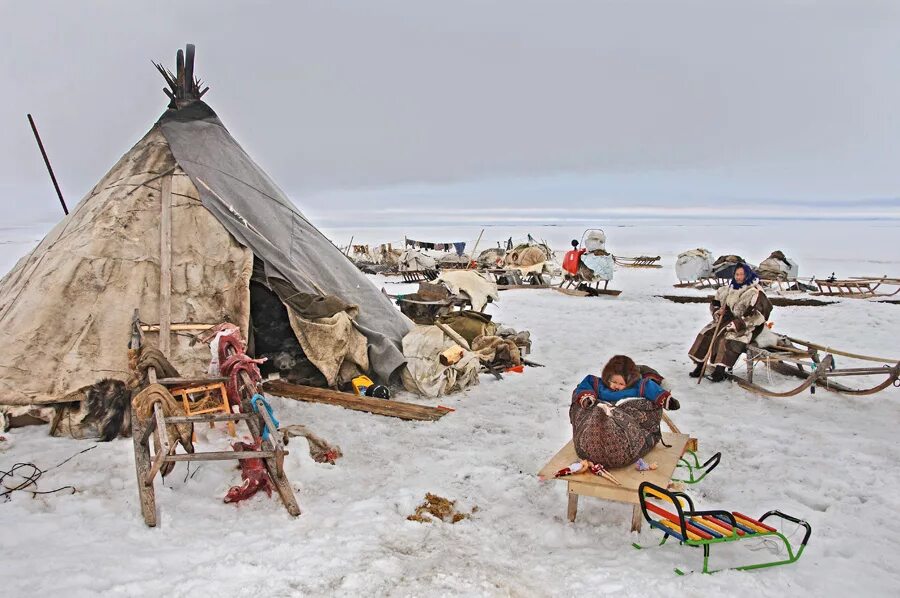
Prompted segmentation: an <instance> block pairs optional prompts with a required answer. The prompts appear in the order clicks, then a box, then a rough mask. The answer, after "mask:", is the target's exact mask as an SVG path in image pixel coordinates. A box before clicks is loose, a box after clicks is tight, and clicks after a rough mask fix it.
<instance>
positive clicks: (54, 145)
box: [0, 0, 900, 221]
mask: <svg viewBox="0 0 900 598" xmlns="http://www.w3.org/2000/svg"><path fill="white" fill-rule="evenodd" d="M898 31H900V2H894V1H875V0H846V1H843V2H839V1H827V0H823V1H817V0H781V1H770V0H754V1H752V2H750V1H743V2H733V1H729V0H679V1H671V0H666V1H656V0H639V1H635V0H624V1H621V2H612V1H609V2H607V1H602V0H591V1H574V0H572V1H562V0H561V1H548V0H541V1H537V0H514V1H513V0H509V1H500V0H493V1H491V0H482V1H479V2H475V1H467V0H452V1H451V0H446V1H444V2H430V1H427V0H379V1H377V2H374V1H362V0H361V1H353V2H350V1H347V2H340V1H334V0H332V1H324V0H323V1H321V2H283V3H275V2H240V3H238V2H228V1H223V0H219V1H215V2H197V1H192V2H152V3H150V2H144V3H136V2H114V1H108V2H99V1H81V2H40V1H36V0H35V1H29V2H23V1H19V0H15V1H14V0H0V80H2V88H0V89H2V94H0V97H2V99H0V131H2V135H0V205H2V207H3V209H4V213H5V214H6V215H7V217H8V218H9V219H10V220H13V221H14V220H16V219H17V218H20V217H21V218H25V217H26V216H27V217H32V216H37V217H49V218H56V217H57V214H56V210H58V206H57V205H56V199H55V197H54V196H53V191H52V187H51V186H50V183H49V181H48V180H47V175H46V173H45V171H44V166H43V163H42V162H41V160H40V156H39V154H38V153H37V149H36V147H35V145H34V141H33V140H32V138H31V132H30V129H29V128H28V124H27V121H26V120H25V113H26V112H31V113H33V114H34V116H35V118H36V120H37V123H38V126H39V127H40V129H41V132H42V135H43V137H44V141H45V144H46V145H47V147H48V150H49V153H50V156H51V159H52V161H53V163H54V166H55V167H56V169H57V174H58V177H59V178H60V181H61V183H62V186H63V190H64V192H65V194H66V196H67V199H68V200H69V201H70V203H74V202H75V201H76V200H77V199H79V198H80V197H81V196H82V195H83V194H84V193H85V192H86V191H87V190H89V188H90V187H91V185H93V184H94V183H95V182H96V181H97V180H98V179H99V178H100V177H101V176H102V175H103V174H104V173H105V172H106V170H107V169H108V168H109V167H110V166H111V165H112V164H113V163H114V162H115V161H116V160H117V159H118V158H119V156H120V155H121V154H122V153H123V152H125V151H126V150H127V149H128V148H129V147H130V146H131V145H132V144H133V143H134V142H136V141H137V140H138V139H139V138H140V137H141V136H142V135H143V134H144V133H145V132H146V130H147V129H148V128H149V127H150V126H151V125H152V123H153V122H154V121H155V120H156V118H157V117H158V116H159V114H160V113H161V112H162V110H163V109H164V107H165V105H166V98H165V97H164V95H163V94H162V92H161V91H160V89H161V87H162V85H163V82H162V79H161V78H160V77H159V75H158V74H157V73H156V72H155V71H154V69H153V67H152V66H151V64H150V60H151V59H153V60H157V61H159V60H161V61H163V62H164V63H165V64H167V65H169V66H170V67H171V66H172V65H173V64H174V56H175V51H176V50H177V48H179V47H183V45H184V44H185V42H193V43H195V44H196V45H197V52H198V55H197V72H198V74H199V76H200V77H201V78H203V79H204V80H205V81H207V82H208V84H209V85H210V86H211V91H210V92H209V94H208V95H207V97H206V99H207V100H208V102H209V103H210V105H211V106H212V107H213V108H214V109H215V110H216V111H217V112H218V113H219V115H220V117H221V118H222V120H223V121H224V122H225V124H226V126H228V127H229V129H230V130H231V132H232V133H233V134H234V135H235V137H236V138H237V139H238V140H239V141H240V142H241V143H242V144H243V145H244V147H245V149H247V150H248V151H249V152H250V154H251V155H253V156H254V158H255V159H256V160H257V162H259V163H260V164H261V165H262V166H263V168H264V169H266V170H267V171H268V172H269V173H270V174H271V175H272V176H273V177H274V178H275V180H276V181H278V182H279V184H280V185H281V186H282V187H283V188H284V189H285V190H286V191H288V193H289V194H290V195H291V196H292V197H293V198H294V199H295V201H297V202H298V203H299V204H300V205H301V206H302V207H303V208H304V209H306V210H309V211H312V212H314V213H315V212H318V211H323V212H326V211H328V210H332V211H333V210H334V209H335V206H336V205H339V203H340V201H341V198H343V197H346V198H347V202H348V205H354V202H356V203H362V204H365V202H372V201H375V202H385V203H387V204H390V203H391V201H392V198H394V197H399V198H401V200H403V199H409V198H411V197H414V198H416V199H418V200H419V201H422V202H426V203H427V202H428V201H433V202H435V203H436V204H440V203H442V202H446V201H447V198H448V197H452V198H453V199H458V200H459V201H460V202H461V204H462V205H467V206H472V205H479V204H482V203H484V202H485V201H495V202H500V203H503V202H508V203H510V204H514V203H517V202H522V201H524V202H526V203H529V204H534V205H540V204H546V203H547V202H548V201H550V202H554V204H559V203H560V202H565V201H569V200H571V201H573V202H575V203H577V204H578V205H582V206H594V205H607V204H608V203H609V202H613V203H615V202H618V201H623V200H625V201H630V202H637V203H642V204H647V205H683V204H685V203H687V204H690V205H708V204H712V203H715V202H717V201H720V200H725V201H727V202H737V203H741V202H743V203H745V204H748V205H749V204H750V203H751V202H756V201H760V200H765V201H770V202H778V201H781V200H783V199H790V200H803V201H805V202H808V205H810V206H815V204H816V202H818V201H831V202H843V204H846V202H849V201H856V200H860V199H865V200H878V201H877V202H875V204H873V205H877V206H882V207H883V206H885V205H887V206H888V207H889V208H890V209H898V210H900V204H898V202H896V201H893V200H890V199H886V198H896V197H898V196H900V168H897V164H896V161H897V158H898V152H897V140H898V139H900V118H898V107H900V68H898V67H900V62H898V58H900V35H898ZM531 181H534V182H535V184H534V185H531V183H530V182H531ZM548 181H550V183H548ZM507 183H508V184H507ZM398 185H399V186H400V187H399V189H402V190H404V191H402V192H399V191H396V190H397V189H398V187H397V186H398ZM345 189H346V190H350V191H351V192H350V193H347V194H344V192H343V190H345ZM372 189H374V190H375V191H372ZM410 189H412V190H413V191H412V192H411V191H410ZM435 189H443V190H446V189H456V190H457V191H453V192H450V193H449V195H448V194H447V192H446V191H442V192H437V191H435ZM535 190H538V191H540V190H545V193H542V192H536V191H535ZM404 195H405V197H404ZM548 195H553V197H552V198H549V197H548ZM397 201H400V200H397ZM843 204H842V205H843Z"/></svg>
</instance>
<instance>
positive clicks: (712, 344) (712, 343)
mask: <svg viewBox="0 0 900 598" xmlns="http://www.w3.org/2000/svg"><path fill="white" fill-rule="evenodd" d="M724 320H725V314H724V313H721V314H719V317H718V319H717V321H716V329H715V331H714V332H713V335H712V339H711V340H710V342H709V350H708V351H707V352H706V357H705V358H704V359H703V367H702V368H700V376H699V377H698V378H697V384H700V382H701V381H702V380H703V376H705V375H706V366H707V365H709V358H710V357H712V352H713V348H715V346H716V341H717V340H718V338H719V329H720V328H722V322H723V321H724Z"/></svg>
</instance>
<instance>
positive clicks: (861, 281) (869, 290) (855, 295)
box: [811, 276, 900, 299]
mask: <svg viewBox="0 0 900 598" xmlns="http://www.w3.org/2000/svg"><path fill="white" fill-rule="evenodd" d="M814 282H815V284H816V286H817V287H818V288H819V290H818V291H814V292H812V293H811V294H812V295H824V296H832V297H847V298H852V299H869V298H871V297H893V296H894V295H896V294H897V293H900V279H898V278H888V277H887V276H882V277H881V278H846V279H837V278H816V279H815V280H814ZM882 285H888V286H896V287H897V288H896V289H895V290H894V292H893V293H879V292H877V291H878V289H879V288H880V287H881V286H882Z"/></svg>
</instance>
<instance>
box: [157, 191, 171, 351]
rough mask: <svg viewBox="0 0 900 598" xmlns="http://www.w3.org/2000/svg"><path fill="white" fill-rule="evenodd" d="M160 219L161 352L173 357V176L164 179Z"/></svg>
mask: <svg viewBox="0 0 900 598" xmlns="http://www.w3.org/2000/svg"><path fill="white" fill-rule="evenodd" d="M160 202H161V203H162V211H161V212H160V218H159V229H160V237H159V350H160V351H161V352H162V354H163V355H165V356H166V357H167V358H169V357H171V355H170V350H171V340H172V336H171V334H172V330H171V325H172V175H168V176H165V177H163V179H162V188H161V191H160Z"/></svg>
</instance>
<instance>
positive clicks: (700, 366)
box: [688, 362, 703, 378]
mask: <svg viewBox="0 0 900 598" xmlns="http://www.w3.org/2000/svg"><path fill="white" fill-rule="evenodd" d="M702 371H703V363H702V362H701V363H698V364H697V367H695V368H694V371H692V372H691V373H689V374H688V376H690V377H691V378H699V377H700V372H702Z"/></svg>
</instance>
